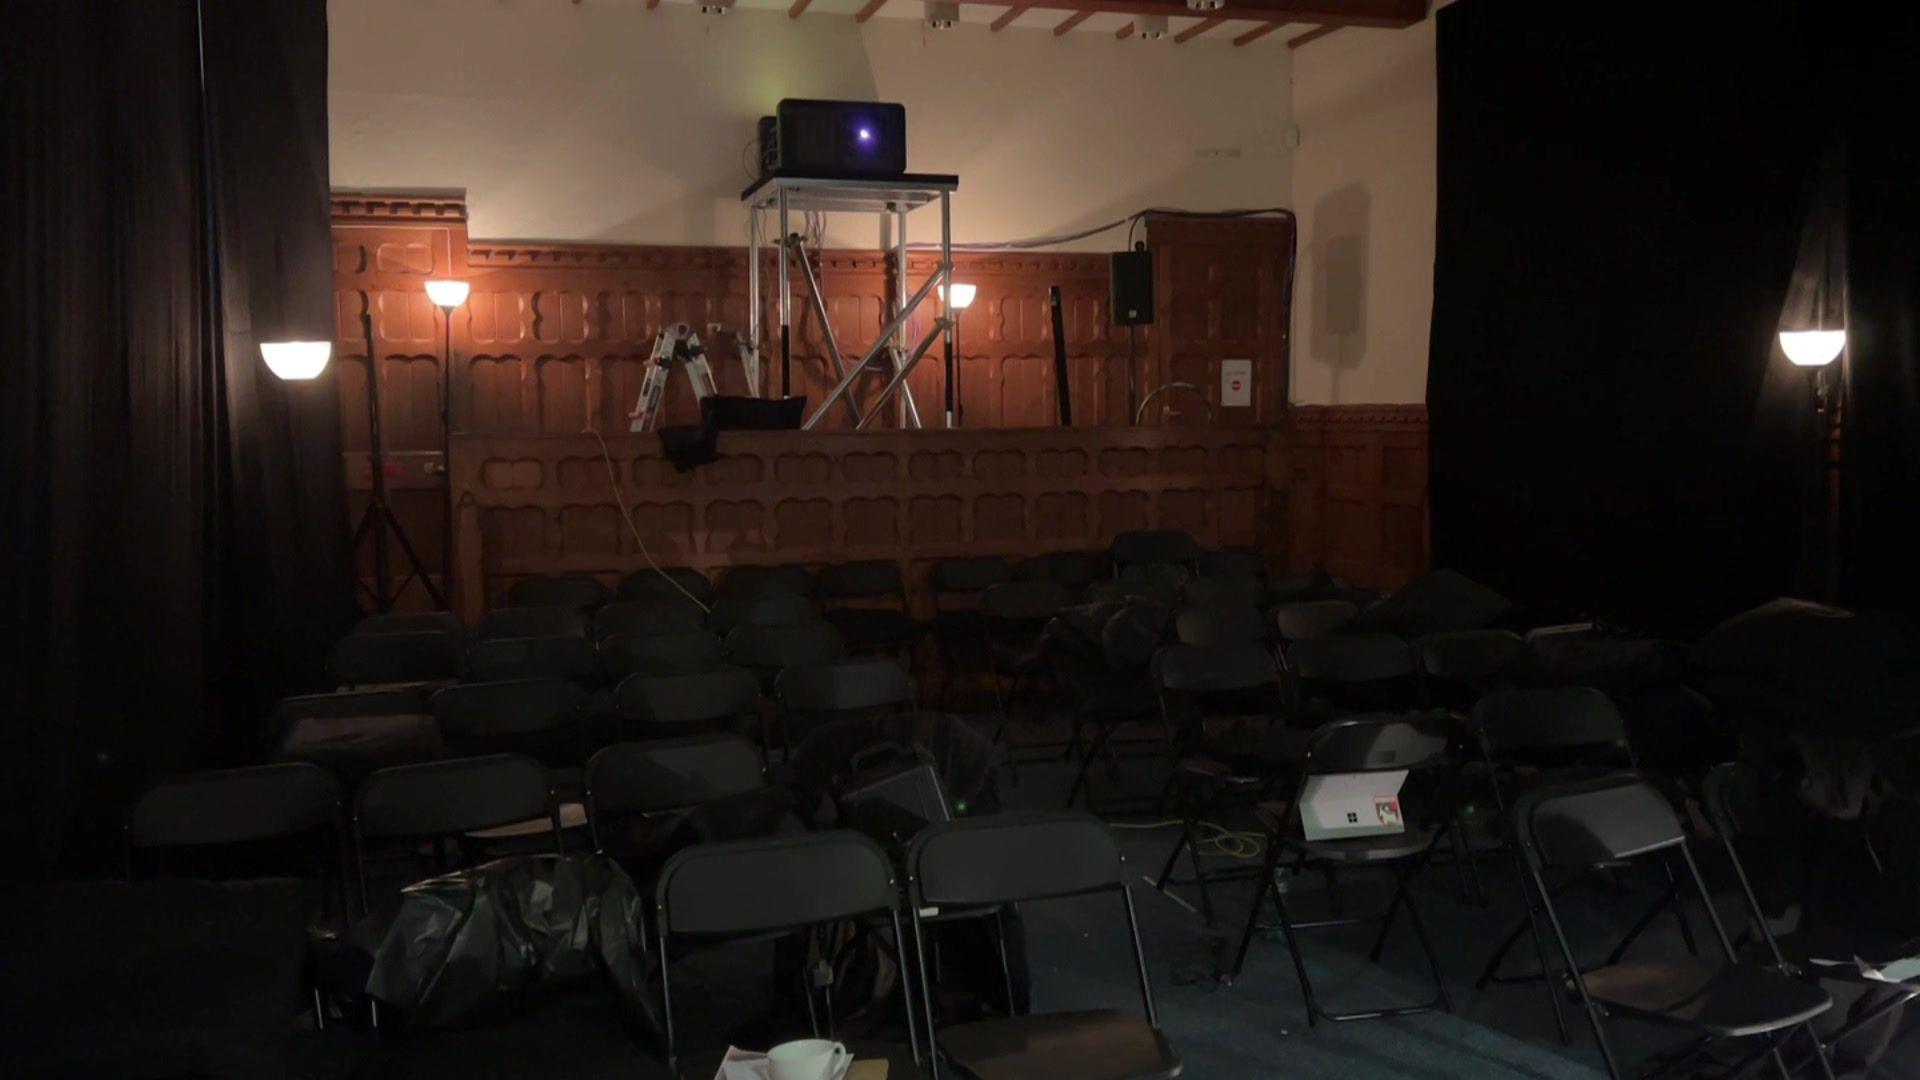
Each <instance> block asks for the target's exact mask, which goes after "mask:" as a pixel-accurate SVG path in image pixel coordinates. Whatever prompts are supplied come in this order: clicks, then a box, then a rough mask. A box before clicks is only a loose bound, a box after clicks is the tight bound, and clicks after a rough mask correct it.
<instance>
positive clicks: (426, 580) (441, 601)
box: [380, 503, 452, 610]
mask: <svg viewBox="0 0 1920 1080" xmlns="http://www.w3.org/2000/svg"><path fill="white" fill-rule="evenodd" d="M380 516H381V517H382V518H384V519H386V524H387V527H388V528H390V529H392V530H393V538H394V539H395V540H398V541H400V552H401V554H403V555H405V556H406V557H407V565H409V566H411V567H413V572H414V575H415V576H417V577H418V578H419V579H420V584H422V585H424V586H426V589H427V595H428V596H430V597H432V598H433V602H434V604H436V605H437V606H439V607H440V608H441V609H442V610H445V609H446V607H447V597H446V594H445V593H443V592H441V591H440V587H439V586H437V585H435V584H434V583H433V578H431V577H429V576H427V568H426V566H425V564H423V563H422V562H421V561H420V554H419V553H418V552H416V551H414V550H413V542H412V541H410V540H408V539H407V532H406V530H405V529H402V528H401V527H400V519H399V518H396V517H394V516H393V508H392V507H390V506H387V505H386V504H384V503H383V504H381V506H380ZM448 539H449V540H451V539H452V538H451V537H449V538H448Z"/></svg>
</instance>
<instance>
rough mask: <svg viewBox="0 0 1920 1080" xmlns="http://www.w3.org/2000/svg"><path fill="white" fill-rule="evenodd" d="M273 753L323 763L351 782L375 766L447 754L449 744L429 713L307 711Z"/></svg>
mask: <svg viewBox="0 0 1920 1080" xmlns="http://www.w3.org/2000/svg"><path fill="white" fill-rule="evenodd" d="M274 756H275V757H276V758H277V759H279V760H281V761H308V762H312V763H313V764H315V765H321V766H324V767H325V768H327V769H328V770H330V771H332V772H333V773H334V774H335V775H337V776H339V777H340V779H341V782H342V783H343V784H349V785H351V784H357V783H358V782H359V781H360V780H361V779H363V778H365V776H366V775H367V774H368V773H370V772H372V771H373V770H375V769H384V768H387V767H388V766H392V765H412V764H416V763H418V762H423V761H433V760H435V759H437V758H442V757H445V756H447V747H446V743H445V742H444V741H442V740H441V738H440V729H439V728H438V727H437V726H436V725H435V724H434V722H433V717H431V716H426V715H414V714H402V715H394V716H307V717H302V718H301V719H299V720H297V721H295V722H294V723H292V724H291V725H289V726H288V727H287V730H286V731H285V732H284V733H283V734H282V735H281V737H280V745H279V747H278V749H277V750H276V751H275V754H274Z"/></svg>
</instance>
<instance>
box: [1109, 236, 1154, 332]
mask: <svg viewBox="0 0 1920 1080" xmlns="http://www.w3.org/2000/svg"><path fill="white" fill-rule="evenodd" d="M1112 268H1113V272H1112V276H1111V282H1112V287H1113V324H1114V325H1115V326H1146V325H1148V324H1150V323H1152V322H1153V253H1152V252H1150V251H1116V252H1114V254H1113V263H1112Z"/></svg>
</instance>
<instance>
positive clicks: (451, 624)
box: [353, 611, 467, 635]
mask: <svg viewBox="0 0 1920 1080" xmlns="http://www.w3.org/2000/svg"><path fill="white" fill-rule="evenodd" d="M419 631H427V632H429V633H439V634H454V635H464V634H465V633H466V632H467V624H466V623H463V622H461V621H460V616H458V615H455V614H454V613H453V612H451V611H382V612H376V613H374V614H372V615H369V616H367V617H366V618H364V619H361V620H360V621H359V622H357V623H354V624H353V633H356V634H409V633H416V632H419Z"/></svg>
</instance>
